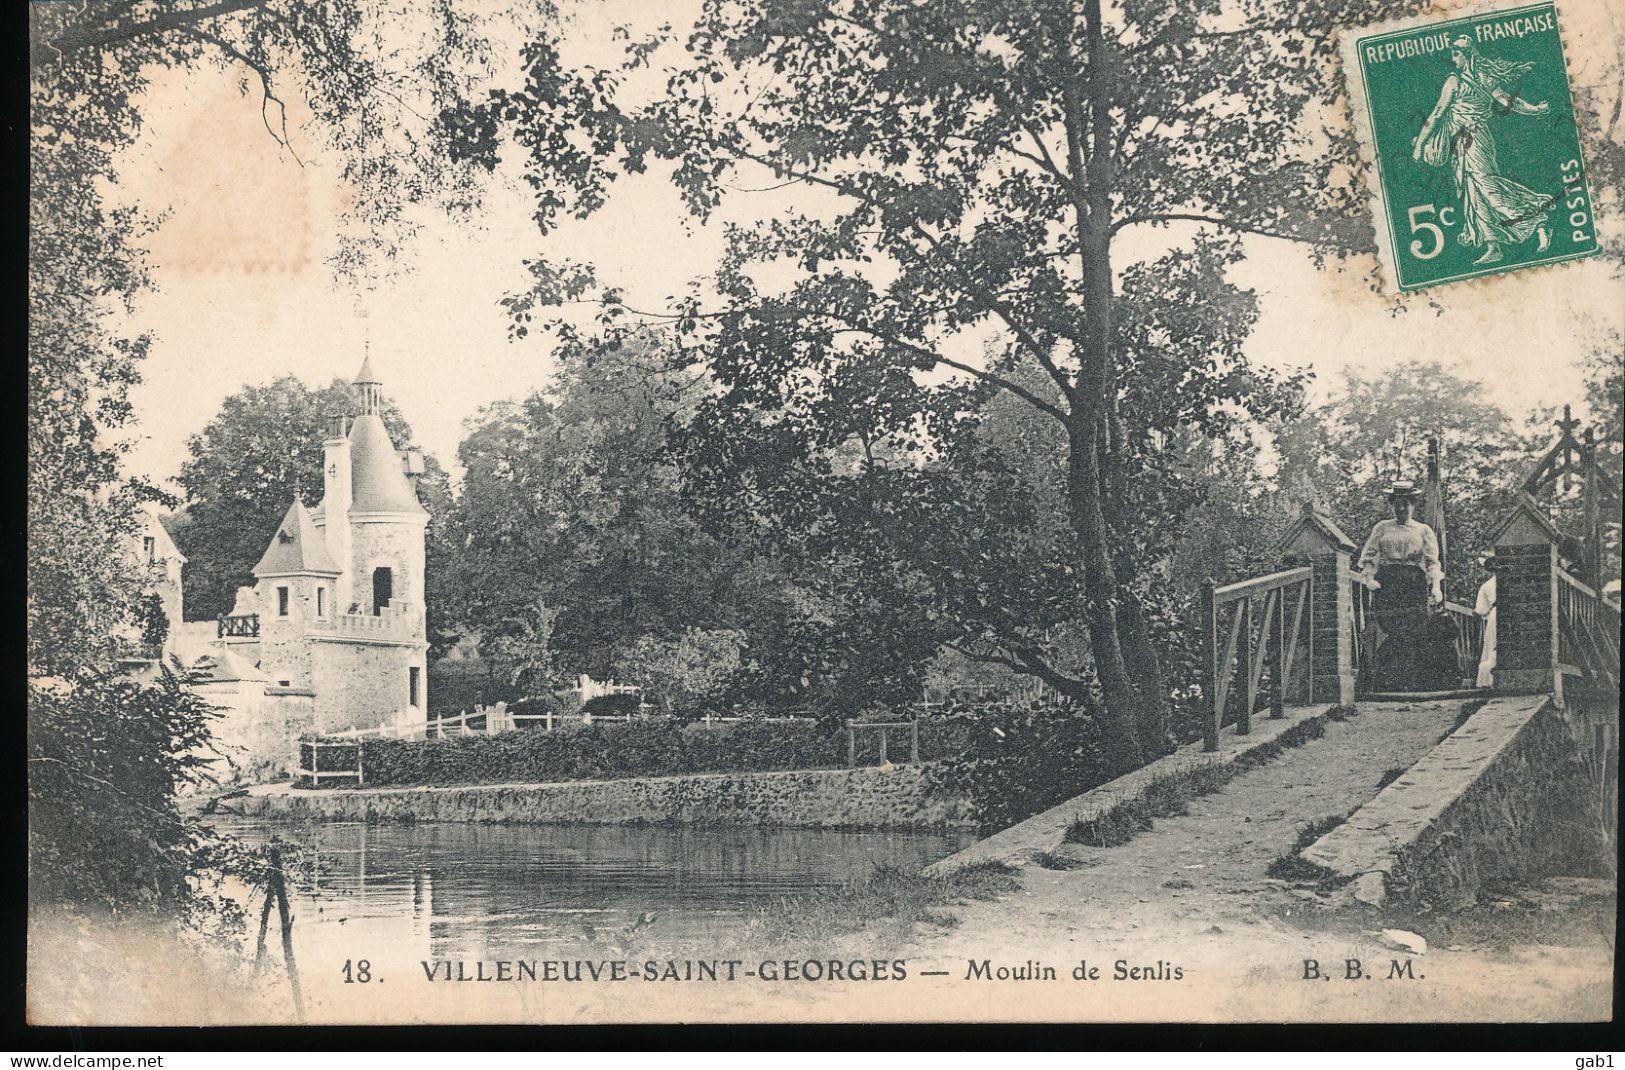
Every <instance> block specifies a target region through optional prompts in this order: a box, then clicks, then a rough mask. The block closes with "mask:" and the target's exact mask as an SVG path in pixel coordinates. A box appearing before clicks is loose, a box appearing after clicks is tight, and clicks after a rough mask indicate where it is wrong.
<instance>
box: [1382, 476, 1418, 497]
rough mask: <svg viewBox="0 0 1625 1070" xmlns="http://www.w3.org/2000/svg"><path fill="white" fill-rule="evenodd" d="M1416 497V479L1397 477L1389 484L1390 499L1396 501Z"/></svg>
mask: <svg viewBox="0 0 1625 1070" xmlns="http://www.w3.org/2000/svg"><path fill="white" fill-rule="evenodd" d="M1415 497H1416V481H1415V480H1413V479H1396V480H1394V481H1393V482H1392V483H1390V484H1388V500H1389V501H1396V500H1398V499H1401V498H1406V499H1408V498H1415Z"/></svg>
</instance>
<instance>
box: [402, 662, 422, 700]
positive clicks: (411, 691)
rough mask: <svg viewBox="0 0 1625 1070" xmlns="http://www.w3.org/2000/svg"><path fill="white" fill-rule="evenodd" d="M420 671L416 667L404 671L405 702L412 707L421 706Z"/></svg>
mask: <svg viewBox="0 0 1625 1070" xmlns="http://www.w3.org/2000/svg"><path fill="white" fill-rule="evenodd" d="M421 671H422V670H420V669H419V668H418V667H417V666H416V665H413V666H412V667H411V668H409V669H407V670H406V700H407V701H408V702H410V703H411V704H412V705H414V706H417V705H421V704H422V700H421V699H420V697H419V695H420V692H419V683H420V680H419V673H420V672H421Z"/></svg>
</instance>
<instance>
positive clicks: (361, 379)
mask: <svg viewBox="0 0 1625 1070" xmlns="http://www.w3.org/2000/svg"><path fill="white" fill-rule="evenodd" d="M351 382H352V383H354V384H355V385H356V386H360V385H361V384H362V383H377V382H378V376H377V375H375V374H373V370H372V354H371V353H368V354H367V355H366V356H365V357H362V358H361V370H360V371H358V372H356V373H355V378H354V379H353V380H351Z"/></svg>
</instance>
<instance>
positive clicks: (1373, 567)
mask: <svg viewBox="0 0 1625 1070" xmlns="http://www.w3.org/2000/svg"><path fill="white" fill-rule="evenodd" d="M1416 497H1417V491H1416V484H1415V483H1413V482H1411V481H1409V480H1400V481H1396V482H1395V483H1394V484H1393V486H1391V487H1390V488H1389V489H1388V500H1389V502H1390V503H1391V504H1392V505H1393V510H1394V518H1393V519H1392V520H1379V521H1377V524H1376V526H1375V527H1373V528H1372V529H1371V537H1370V538H1368V539H1366V541H1365V548H1364V549H1363V550H1361V551H1360V566H1359V567H1360V572H1361V573H1363V574H1364V575H1365V576H1367V577H1368V578H1370V579H1372V580H1373V581H1374V586H1375V587H1376V598H1375V602H1374V605H1373V607H1372V609H1373V615H1374V616H1375V617H1376V623H1377V628H1378V633H1379V634H1378V637H1377V648H1376V670H1375V673H1374V674H1373V675H1374V681H1373V682H1374V683H1375V685H1376V687H1377V689H1378V690H1382V691H1410V690H1416V689H1417V688H1418V687H1419V686H1420V685H1422V684H1423V682H1424V681H1423V678H1424V677H1425V676H1427V675H1429V673H1428V663H1427V658H1426V656H1425V652H1426V651H1427V650H1428V649H1429V648H1430V643H1429V635H1428V617H1429V613H1430V610H1431V609H1432V608H1433V607H1435V606H1439V605H1442V604H1443V603H1444V567H1443V566H1442V565H1441V564H1440V562H1439V540H1438V537H1437V536H1435V535H1434V533H1433V529H1432V528H1430V527H1428V526H1427V525H1426V524H1424V523H1422V522H1421V521H1420V520H1416V519H1414V518H1413V517H1412V516H1411V513H1412V512H1413V511H1414V509H1415V508H1416Z"/></svg>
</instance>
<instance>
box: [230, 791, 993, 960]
mask: <svg viewBox="0 0 1625 1070" xmlns="http://www.w3.org/2000/svg"><path fill="white" fill-rule="evenodd" d="M219 828H220V830H221V831H222V832H225V833H229V834H232V835H236V836H239V837H241V838H242V839H243V840H244V841H246V842H248V843H250V844H259V843H264V842H267V841H268V840H269V839H270V838H271V837H272V836H273V835H275V836H278V837H280V838H282V839H283V840H287V841H292V842H294V843H296V844H298V845H299V846H300V848H301V855H300V858H299V861H298V863H297V865H296V866H295V867H293V873H294V883H293V885H292V886H291V887H290V892H291V893H292V894H293V895H294V898H295V906H294V909H295V913H296V914H297V916H298V920H297V922H296V924H295V926H294V936H295V948H296V951H297V952H299V953H300V954H301V955H302V956H304V955H311V954H314V955H320V956H323V957H333V956H341V957H343V958H358V957H365V956H367V955H369V954H372V955H374V956H375V957H378V958H382V957H384V956H385V955H386V954H387V956H388V957H389V958H391V959H396V960H398V959H401V958H414V959H415V958H425V959H454V958H457V959H476V958H521V957H527V956H528V957H537V956H555V955H561V954H585V953H606V952H612V951H614V950H615V949H616V948H617V947H618V946H620V945H622V944H625V943H626V941H627V937H628V930H629V929H631V928H633V927H636V929H637V931H638V932H639V934H640V939H645V940H655V941H659V942H664V941H666V940H673V941H681V942H687V941H689V940H700V941H704V940H705V939H706V938H707V937H710V936H714V935H715V934H716V933H717V932H718V931H719V929H720V928H721V927H725V926H727V925H729V924H730V923H733V922H737V921H738V920H740V919H741V918H743V917H744V916H746V915H748V914H749V913H750V912H751V911H752V910H753V908H755V907H756V906H757V905H759V904H761V903H763V902H765V901H768V900H771V899H774V898H776V897H779V896H784V895H790V894H795V893H801V892H807V891H812V890H816V889H818V888H821V887H828V886H830V885H833V884H837V883H839V882H841V881H846V880H852V879H855V878H860V877H863V876H866V875H868V874H869V873H870V872H871V871H872V870H873V869H874V867H875V866H876V865H878V864H882V863H891V864H895V865H904V866H909V865H923V864H925V863H928V862H932V861H935V860H936V859H938V858H941V857H943V856H944V855H947V854H949V853H951V852H953V851H954V850H957V849H958V848H959V847H960V846H962V845H963V844H965V843H967V842H969V839H970V837H968V836H963V835H955V834H949V835H933V834H920V833H909V832H832V831H824V830H817V829H756V828H683V827H676V828H668V827H654V826H646V827H633V826H618V825H476V824H424V825H370V826H369V825H365V824H310V825H288V824H282V823H272V822H265V821H259V820H254V819H236V818H224V819H222V820H221V821H220V822H219ZM255 917H256V918H257V913H256V914H255ZM640 919H641V921H640Z"/></svg>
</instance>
